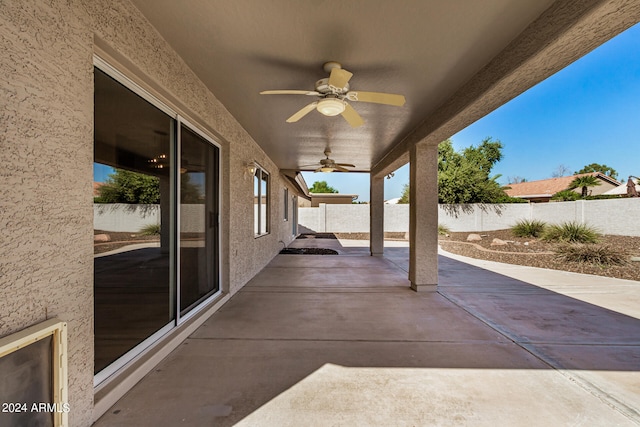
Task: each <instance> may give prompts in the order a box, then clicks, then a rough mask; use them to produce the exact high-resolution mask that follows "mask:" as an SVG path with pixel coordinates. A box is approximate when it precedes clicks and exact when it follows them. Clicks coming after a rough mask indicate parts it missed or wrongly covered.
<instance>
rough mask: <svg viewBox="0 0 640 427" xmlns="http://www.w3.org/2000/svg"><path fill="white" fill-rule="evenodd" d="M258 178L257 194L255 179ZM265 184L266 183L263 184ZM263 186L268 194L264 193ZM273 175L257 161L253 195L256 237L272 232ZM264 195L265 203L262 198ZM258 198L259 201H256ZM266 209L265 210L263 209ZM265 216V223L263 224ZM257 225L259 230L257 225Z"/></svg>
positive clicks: (254, 231) (254, 232)
mask: <svg viewBox="0 0 640 427" xmlns="http://www.w3.org/2000/svg"><path fill="white" fill-rule="evenodd" d="M256 179H257V180H258V186H257V191H258V194H256V184H255V180H256ZM263 184H264V185H263ZM263 187H264V190H265V192H266V194H263ZM270 187H271V175H270V174H269V172H267V171H266V170H265V169H264V168H263V167H262V166H260V165H259V164H258V163H256V171H255V172H254V174H253V197H254V218H253V219H254V230H253V234H254V238H258V237H262V236H266V235H269V234H270V233H271V209H270V205H271V189H270ZM263 197H264V200H265V201H264V203H262V198H263ZM256 200H257V203H256ZM263 209H264V211H263ZM263 218H264V224H263ZM256 225H257V230H256V228H255V226H256Z"/></svg>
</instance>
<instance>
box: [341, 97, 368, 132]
mask: <svg viewBox="0 0 640 427" xmlns="http://www.w3.org/2000/svg"><path fill="white" fill-rule="evenodd" d="M342 117H344V119H345V120H346V121H347V123H349V124H350V125H351V127H353V128H357V127H359V126H362V125H363V124H364V120H363V119H362V117H360V114H358V112H357V111H356V110H354V109H353V107H352V106H351V105H349V104H347V103H345V109H344V111H343V112H342Z"/></svg>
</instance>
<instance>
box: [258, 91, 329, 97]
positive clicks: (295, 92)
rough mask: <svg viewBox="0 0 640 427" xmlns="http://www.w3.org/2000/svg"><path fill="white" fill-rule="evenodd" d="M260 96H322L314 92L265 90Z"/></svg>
mask: <svg viewBox="0 0 640 427" xmlns="http://www.w3.org/2000/svg"><path fill="white" fill-rule="evenodd" d="M260 95H315V96H318V95H320V93H319V92H316V91H313V90H286V89H285V90H263V91H262V92H260Z"/></svg>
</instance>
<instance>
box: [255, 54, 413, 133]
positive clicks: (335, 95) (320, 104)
mask: <svg viewBox="0 0 640 427" xmlns="http://www.w3.org/2000/svg"><path fill="white" fill-rule="evenodd" d="M324 70H325V71H326V72H328V73H330V75H329V78H324V79H320V80H318V81H317V82H316V86H315V88H316V90H312V91H308V90H265V91H262V92H260V94H261V95H307V96H316V97H318V98H319V99H318V100H317V101H313V102H312V103H310V104H308V105H305V106H304V107H302V109H300V110H299V111H298V112H297V113H295V114H294V115H293V116H291V117H289V118H288V119H287V123H294V122H297V121H298V120H300V119H301V118H303V117H304V116H306V115H307V114H309V113H310V112H311V111H313V110H318V111H319V112H320V113H322V114H324V115H325V116H337V115H338V114H341V115H342V117H344V119H345V120H346V121H347V122H348V123H349V124H350V125H351V126H352V127H354V128H356V127H358V126H362V125H363V124H364V120H363V119H362V117H361V116H360V114H358V113H357V112H356V110H354V109H353V107H351V105H349V103H348V102H347V101H350V102H373V103H376V104H385V105H394V106H398V107H400V106H403V105H404V103H405V99H404V96H403V95H396V94H392V93H381V92H362V91H354V90H349V80H350V79H351V77H352V76H353V73H351V72H349V71H347V70H345V69H343V68H342V65H340V64H339V63H338V62H327V63H325V64H324Z"/></svg>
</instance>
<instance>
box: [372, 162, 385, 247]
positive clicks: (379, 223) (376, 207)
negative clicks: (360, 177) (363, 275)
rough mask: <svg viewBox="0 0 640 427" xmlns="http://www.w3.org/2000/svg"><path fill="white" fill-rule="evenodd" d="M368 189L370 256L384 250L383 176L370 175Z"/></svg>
mask: <svg viewBox="0 0 640 427" xmlns="http://www.w3.org/2000/svg"><path fill="white" fill-rule="evenodd" d="M369 187H370V190H369V237H370V241H369V245H370V246H369V248H370V250H371V256H382V255H383V252H384V177H377V176H374V175H373V174H371V175H370V186H369Z"/></svg>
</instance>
